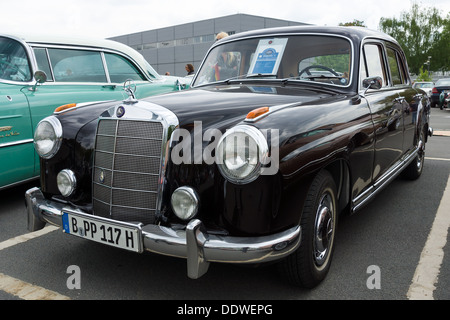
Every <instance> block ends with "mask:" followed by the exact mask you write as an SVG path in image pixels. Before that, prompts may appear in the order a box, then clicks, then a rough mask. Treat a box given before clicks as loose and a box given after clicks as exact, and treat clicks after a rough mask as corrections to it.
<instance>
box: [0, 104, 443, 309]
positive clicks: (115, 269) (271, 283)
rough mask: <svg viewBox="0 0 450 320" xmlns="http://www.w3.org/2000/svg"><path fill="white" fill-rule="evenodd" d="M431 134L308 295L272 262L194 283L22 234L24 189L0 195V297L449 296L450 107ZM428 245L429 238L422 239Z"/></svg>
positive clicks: (52, 232)
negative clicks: (418, 160) (415, 163)
mask: <svg viewBox="0 0 450 320" xmlns="http://www.w3.org/2000/svg"><path fill="white" fill-rule="evenodd" d="M431 124H432V126H433V128H434V129H435V134H436V135H435V136H434V137H432V138H430V140H429V143H428V144H427V153H426V154H427V157H426V162H425V168H424V172H423V175H422V176H421V178H420V179H419V180H417V181H405V180H403V179H401V178H398V179H396V180H395V181H393V183H392V184H391V185H390V186H389V187H388V188H386V189H385V190H383V191H382V192H381V193H380V194H379V195H378V196H377V198H376V199H375V200H374V201H372V202H371V203H369V204H368V205H367V207H365V208H364V209H363V210H362V211H361V212H359V213H358V214H356V215H353V216H349V217H344V218H343V219H341V221H340V222H339V230H338V234H337V240H336V241H337V246H336V252H335V255H334V260H333V265H332V267H331V270H330V273H329V275H328V277H327V279H326V280H325V281H324V282H323V283H322V284H321V285H319V286H318V287H317V288H315V289H313V290H304V289H299V288H295V287H292V286H290V285H289V284H287V283H286V282H285V281H284V280H283V279H280V277H279V276H278V275H277V272H276V266H273V265H270V266H262V267H259V268H248V267H240V266H233V265H225V264H213V265H211V266H210V271H209V272H208V273H207V274H206V275H205V276H204V277H202V278H200V279H198V280H190V279H188V278H187V277H186V265H185V264H186V263H185V261H184V260H182V259H177V258H171V257H165V256H159V255H155V254H142V255H138V254H134V253H129V252H125V251H123V250H120V249H115V248H111V247H105V246H102V245H100V244H96V243H92V242H88V241H85V240H82V239H78V238H75V237H70V236H66V235H64V234H63V233H62V232H61V230H59V229H54V228H46V229H44V231H43V232H40V233H31V234H30V233H29V232H28V231H27V227H26V225H27V218H26V213H25V205H24V193H25V191H26V190H27V188H29V187H31V186H33V185H35V184H36V183H34V184H27V185H22V186H19V187H16V188H12V189H8V190H3V191H0V203H1V206H0V299H2V300H41V299H57V300H62V299H72V300H119V299H120V300H174V301H179V302H180V306H181V305H182V304H181V302H182V301H183V302H184V301H185V300H186V299H187V300H196V301H201V300H216V301H217V300H224V301H226V300H232V301H237V300H242V301H244V300H265V301H266V302H267V301H271V300H291V301H292V300H294V301H295V300H322V299H334V300H353V299H355V300H407V299H435V300H449V299H450V290H449V289H448V288H450V246H449V244H448V243H449V240H450V238H449V235H448V226H449V216H450V204H449V200H450V185H449V181H450V179H449V176H450V148H449V147H448V146H449V143H450V110H439V109H432V116H431ZM430 239H431V240H430Z"/></svg>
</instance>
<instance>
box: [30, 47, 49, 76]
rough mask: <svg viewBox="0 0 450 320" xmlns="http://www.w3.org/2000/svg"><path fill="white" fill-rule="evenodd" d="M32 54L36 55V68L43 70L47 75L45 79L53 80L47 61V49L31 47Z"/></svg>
mask: <svg viewBox="0 0 450 320" xmlns="http://www.w3.org/2000/svg"><path fill="white" fill-rule="evenodd" d="M33 50H34V56H35V57H36V62H37V67H38V70H41V71H44V72H45V74H46V75H47V81H53V74H52V70H51V69H50V62H49V61H48V55H47V49H45V48H33Z"/></svg>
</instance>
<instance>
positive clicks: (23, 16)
mask: <svg viewBox="0 0 450 320" xmlns="http://www.w3.org/2000/svg"><path fill="white" fill-rule="evenodd" d="M411 1H412V0H376V1H373V0H368V1H367V0H227V1H217V0H209V1H207V0H183V1H180V0H168V1H164V0H157V1H155V0H38V1H36V0H12V1H11V0H0V3H3V4H4V5H3V6H2V9H1V12H0V34H2V33H3V34H17V33H22V34H23V33H28V32H31V33H40V34H41V33H43V34H68V35H77V36H89V37H94V38H109V37H114V36H119V35H124V34H129V33H135V32H141V31H146V30H152V29H158V28H164V27H169V26H174V25H179V24H183V23H189V22H195V21H199V20H205V19H211V18H218V17H222V16H227V15H232V14H237V13H243V14H251V15H257V16H264V17H270V18H275V19H283V20H292V21H297V22H303V23H308V24H316V25H328V26H335V25H338V24H339V23H341V22H351V21H353V20H355V19H357V20H360V21H364V23H365V25H366V26H367V27H368V28H370V29H375V30H376V29H378V23H379V21H380V18H381V17H384V18H394V17H395V18H400V15H401V13H402V12H404V11H409V10H410V8H411V4H412V2H411ZM415 1H416V2H418V3H419V5H421V6H425V7H430V6H431V7H435V8H437V9H439V10H440V11H441V13H442V14H441V15H442V16H443V17H445V16H446V15H447V14H448V13H449V12H450V1H449V0H415ZM6 2H8V4H7V5H5V4H6Z"/></svg>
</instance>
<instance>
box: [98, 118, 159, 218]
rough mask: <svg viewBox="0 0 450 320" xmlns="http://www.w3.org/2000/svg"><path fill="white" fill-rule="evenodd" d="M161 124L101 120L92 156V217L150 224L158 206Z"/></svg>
mask: <svg viewBox="0 0 450 320" xmlns="http://www.w3.org/2000/svg"><path fill="white" fill-rule="evenodd" d="M162 140H163V125H162V124H161V123H160V122H151V121H133V120H117V119H101V120H100V121H99V124H98V129H97V136H96V142H95V153H94V169H93V170H94V172H93V189H92V190H93V209H94V214H95V215H98V216H102V217H106V218H111V219H115V220H120V221H135V222H142V223H144V224H149V223H153V222H154V220H155V212H156V209H157V203H158V191H159V177H160V172H161V151H162V143H163V141H162Z"/></svg>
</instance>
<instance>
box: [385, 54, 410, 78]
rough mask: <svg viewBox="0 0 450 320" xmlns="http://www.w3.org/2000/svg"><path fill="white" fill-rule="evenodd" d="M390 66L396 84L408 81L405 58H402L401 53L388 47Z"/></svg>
mask: <svg viewBox="0 0 450 320" xmlns="http://www.w3.org/2000/svg"><path fill="white" fill-rule="evenodd" d="M387 54H388V61H389V67H390V69H391V74H392V75H391V76H392V82H393V84H394V85H401V84H407V83H408V76H407V73H406V67H405V64H404V60H402V58H401V55H400V53H399V52H398V51H397V50H395V49H392V48H387Z"/></svg>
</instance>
